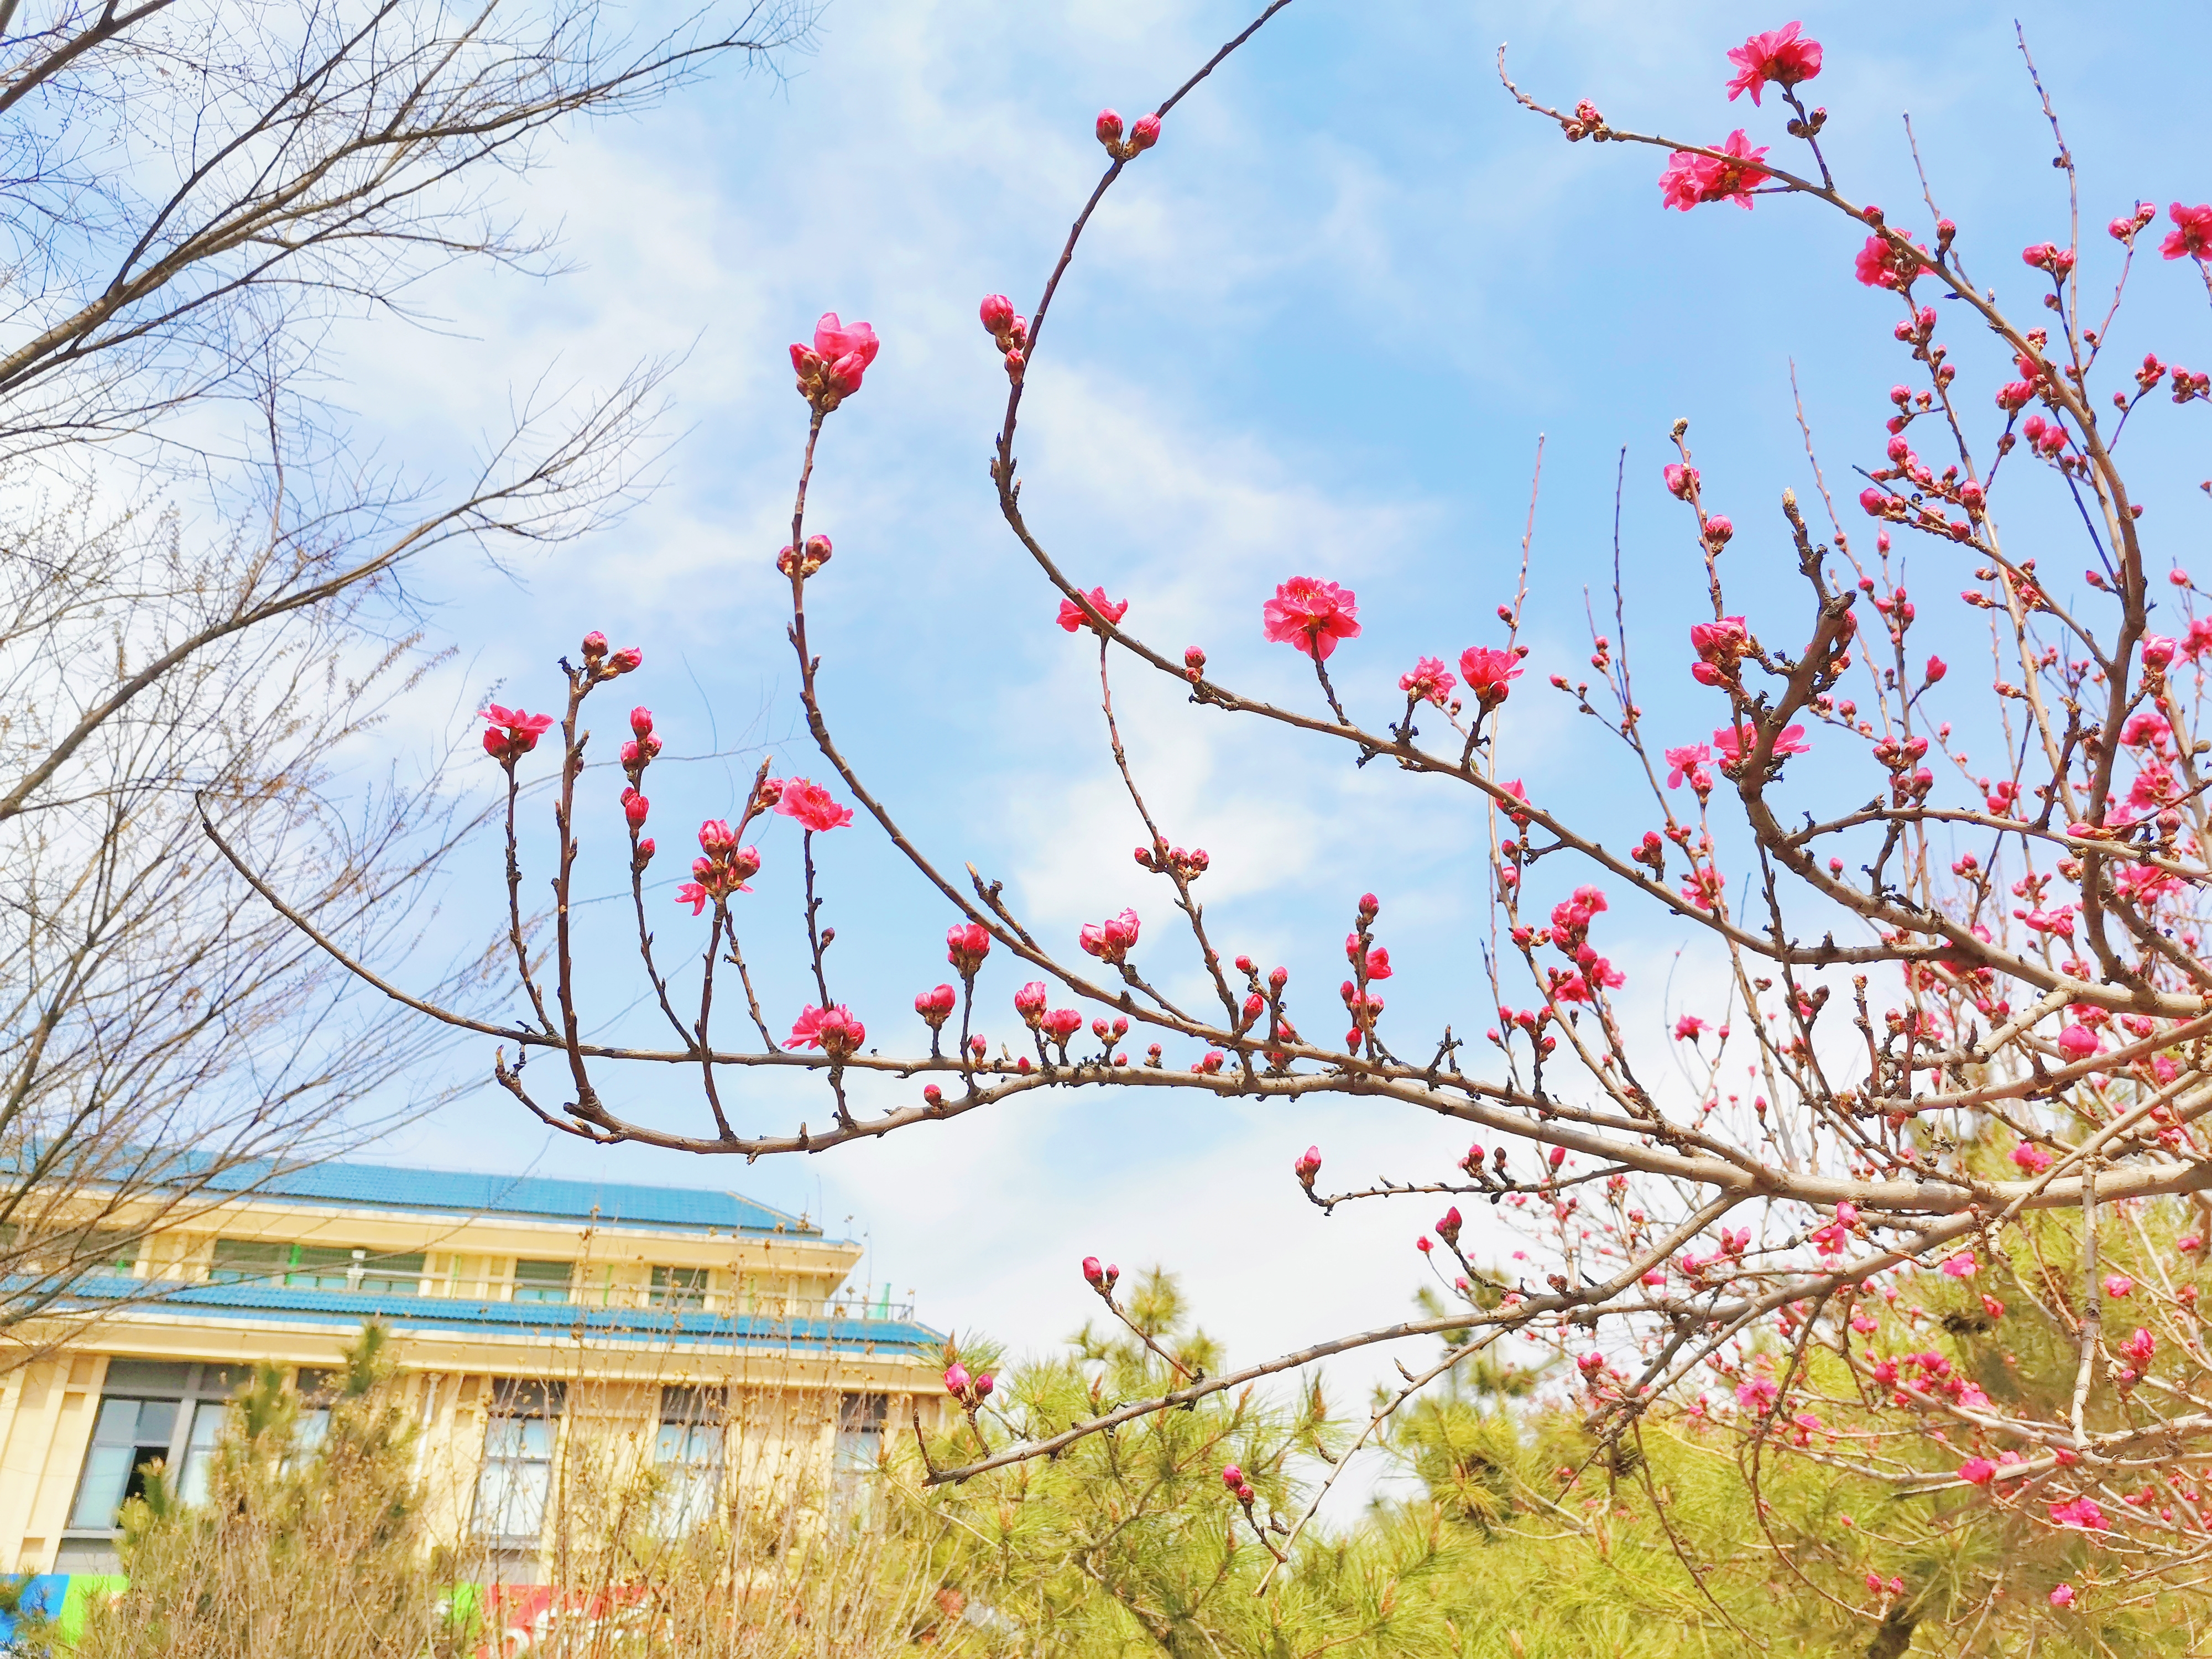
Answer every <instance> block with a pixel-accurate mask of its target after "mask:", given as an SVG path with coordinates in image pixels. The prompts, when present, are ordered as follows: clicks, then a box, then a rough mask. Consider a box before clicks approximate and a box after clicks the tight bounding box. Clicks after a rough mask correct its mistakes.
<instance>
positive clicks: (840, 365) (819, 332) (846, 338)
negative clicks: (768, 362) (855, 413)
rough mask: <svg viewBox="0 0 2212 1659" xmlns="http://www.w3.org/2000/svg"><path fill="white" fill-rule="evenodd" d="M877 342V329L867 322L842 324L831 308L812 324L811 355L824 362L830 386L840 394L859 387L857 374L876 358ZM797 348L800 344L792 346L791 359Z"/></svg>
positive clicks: (845, 395) (841, 395)
mask: <svg viewBox="0 0 2212 1659" xmlns="http://www.w3.org/2000/svg"><path fill="white" fill-rule="evenodd" d="M879 344H880V342H879V341H878V339H877V338H876V331H875V330H874V329H872V328H871V327H869V326H868V325H867V324H866V323H851V324H846V323H841V322H839V321H838V320H837V313H836V312H834V311H825V312H823V313H822V319H821V320H820V321H819V322H817V323H816V324H815V325H814V356H816V357H817V359H818V360H820V362H823V364H825V365H827V374H828V379H829V386H830V389H831V390H832V391H834V392H836V393H837V394H838V395H839V396H840V397H849V396H851V395H852V394H853V393H854V392H858V391H859V390H860V377H861V376H862V375H863V374H866V372H867V368H868V365H869V364H870V363H872V362H875V361H876V351H877V349H878V346H879ZM792 353H793V362H797V360H798V353H799V347H797V346H793V348H792ZM803 372H804V371H803V370H802V373H803Z"/></svg>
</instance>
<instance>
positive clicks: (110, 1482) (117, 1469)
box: [70, 1401, 133, 1530]
mask: <svg viewBox="0 0 2212 1659" xmlns="http://www.w3.org/2000/svg"><path fill="white" fill-rule="evenodd" d="M112 1403H114V1404H118V1405H127V1404H129V1403H131V1402H129V1401H114V1402H112ZM132 1453H133V1448H131V1447H130V1446H127V1445H123V1446H94V1448H93V1449H92V1455H91V1456H89V1457H88V1458H86V1459H85V1462H84V1479H83V1480H82V1481H81V1482H80V1483H79V1484H78V1486H77V1492H76V1509H74V1510H71V1511H70V1526H72V1527H77V1528H87V1529H98V1530H105V1529H106V1528H109V1527H112V1526H113V1525H114V1524H115V1512H116V1510H119V1509H121V1508H122V1507H123V1489H124V1487H125V1486H126V1485H127V1484H129V1482H130V1480H131V1456H132Z"/></svg>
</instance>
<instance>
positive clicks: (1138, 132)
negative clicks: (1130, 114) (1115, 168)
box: [1129, 115, 1160, 150]
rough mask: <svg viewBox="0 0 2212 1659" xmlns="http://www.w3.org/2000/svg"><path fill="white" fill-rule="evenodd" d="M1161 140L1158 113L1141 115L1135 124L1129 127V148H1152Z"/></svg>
mask: <svg viewBox="0 0 2212 1659" xmlns="http://www.w3.org/2000/svg"><path fill="white" fill-rule="evenodd" d="M1159 142H1160V118H1159V117H1158V116H1157V115H1139V117H1138V118H1137V119H1136V123H1135V125H1133V126H1132V127H1130V129H1129V148H1130V149H1136V150H1145V149H1151V148H1152V146H1153V145H1154V144H1157V143H1159Z"/></svg>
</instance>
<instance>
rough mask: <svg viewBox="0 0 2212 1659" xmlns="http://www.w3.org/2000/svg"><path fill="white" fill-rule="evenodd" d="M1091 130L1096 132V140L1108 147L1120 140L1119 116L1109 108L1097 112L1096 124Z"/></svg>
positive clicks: (1112, 146)
mask: <svg viewBox="0 0 2212 1659" xmlns="http://www.w3.org/2000/svg"><path fill="white" fill-rule="evenodd" d="M1093 130H1094V131H1096V132H1097V134H1098V142H1099V143H1102V144H1103V145H1105V146H1106V148H1107V149H1113V148H1114V146H1115V145H1116V144H1118V143H1121V117H1120V116H1119V115H1117V114H1116V113H1115V112H1114V111H1112V110H1110V109H1102V110H1100V111H1099V112H1098V124H1097V127H1096V128H1094V129H1093Z"/></svg>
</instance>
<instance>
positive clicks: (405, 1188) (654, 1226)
mask: <svg viewBox="0 0 2212 1659" xmlns="http://www.w3.org/2000/svg"><path fill="white" fill-rule="evenodd" d="M115 1221H116V1223H117V1224H118V1225H121V1226H122V1227H123V1228H124V1229H125V1231H123V1232H120V1233H118V1241H119V1242H118V1259H117V1264H116V1272H115V1273H114V1275H113V1276H112V1277H109V1278H102V1279H95V1280H92V1281H90V1282H88V1283H87V1284H86V1285H83V1286H82V1291H81V1294H80V1295H79V1296H78V1297H76V1299H75V1301H74V1302H73V1304H71V1307H70V1310H69V1311H68V1312H66V1313H65V1314H63V1315H60V1316H57V1317H56V1318H55V1319H53V1320H42V1321H41V1322H39V1323H38V1324H37V1326H35V1327H27V1328H23V1329H22V1330H21V1331H19V1332H18V1333H17V1335H18V1337H19V1338H25V1339H28V1340H31V1341H32V1342H33V1344H34V1346H36V1347H37V1348H38V1349H39V1350H40V1352H38V1354H37V1357H36V1358H32V1359H31V1360H30V1361H29V1363H27V1364H18V1365H16V1366H15V1367H14V1368H12V1369H11V1370H9V1371H8V1372H7V1374H6V1375H5V1376H4V1378H0V1563H4V1565H6V1567H7V1568H8V1569H9V1570H12V1571H15V1572H19V1573H40V1574H57V1573H58V1574H69V1573H81V1572H101V1571H112V1570H113V1568H114V1565H115V1562H116V1556H115V1552H114V1547H113V1537H114V1533H113V1527H114V1521H115V1513H116V1510H117V1508H118V1506H119V1505H120V1504H122V1502H123V1501H124V1500H125V1498H126V1496H128V1495H129V1494H131V1493H132V1492H135V1491H137V1489H138V1487H139V1486H141V1485H142V1484H143V1480H144V1479H145V1476H146V1472H147V1470H148V1469H149V1467H150V1466H151V1465H152V1464H153V1463H154V1462H155V1461H156V1460H159V1461H160V1462H161V1464H162V1465H163V1466H164V1467H165V1468H167V1471H168V1472H169V1476H170V1479H171V1480H172V1481H173V1483H174V1484H175V1485H176V1486H178V1487H179V1490H180V1491H181V1492H183V1494H184V1495H185V1496H186V1497H187V1498H190V1497H191V1495H192V1494H193V1493H194V1492H196V1491H197V1490H199V1489H200V1488H201V1486H202V1485H203V1483H204V1480H205V1469H206V1467H207V1461H208V1459H209V1457H210V1455H211V1453H212V1449H213V1447H214V1445H215V1442H216V1435H217V1433H218V1431H219V1430H220V1427H221V1425H222V1417H223V1413H224V1410H225V1409H226V1406H227V1402H228V1399H229V1397H230V1395H232V1393H233V1392H234V1390H235V1389H236V1388H237V1387H238V1386H239V1384H240V1383H241V1382H242V1381H244V1380H245V1378H246V1376H247V1374H248V1370H249V1368H250V1367H252V1366H253V1365H255V1364H262V1363H267V1364H276V1365H277V1366H279V1367H282V1368H284V1369H285V1370H288V1371H289V1372H290V1373H291V1374H292V1376H293V1377H294V1380H295V1382H296V1383H297V1384H298V1385H299V1387H300V1389H301V1395H302V1397H303V1399H306V1400H307V1401H308V1403H309V1404H310V1406H312V1403H313V1395H314V1394H315V1392H316V1389H317V1385H318V1383H319V1377H320V1374H321V1373H323V1372H324V1371H326V1370H329V1369H330V1368H331V1367H333V1366H335V1365H336V1364H337V1362H338V1360H339V1358H340V1356H341V1354H342V1353H343V1351H344V1350H345V1349H346V1347H347V1346H349V1344H350V1343H352V1342H353V1341H354V1340H356V1338H357V1337H358V1335H359V1334H360V1332H361V1329H362V1324H363V1322H365V1321H368V1320H369V1319H372V1318H374V1319H375V1320H378V1321H380V1322H383V1323H384V1324H385V1325H386V1327H387V1328H388V1329H389V1330H390V1332H391V1335H392V1341H391V1345H390V1349H389V1352H390V1353H391V1354H392V1358H394V1360H395V1361H396V1364H397V1366H398V1370H399V1373H400V1379H401V1381H400V1386H401V1388H402V1389H403V1390H404V1399H405V1400H406V1401H407V1403H408V1406H409V1408H410V1411H411V1412H412V1413H414V1415H415V1419H416V1423H417V1424H418V1425H419V1438H418V1441H417V1458H418V1468H419V1470H420V1472H421V1473H422V1476H423V1478H424V1479H425V1480H426V1482H427V1483H428V1488H429V1492H430V1494H431V1497H430V1501H431V1504H432V1506H433V1516H434V1522H433V1525H434V1529H435V1530H438V1531H440V1532H441V1534H444V1535H447V1536H450V1537H453V1538H455V1539H457V1540H459V1539H468V1540H471V1541H474V1542H475V1544H476V1545H477V1547H479V1548H480V1549H481V1550H483V1552H485V1553H486V1559H488V1560H489V1565H491V1567H492V1569H493V1571H494V1572H495V1576H496V1577H501V1578H504V1579H506V1580H507V1581H509V1582H517V1583H528V1582H534V1581H536V1580H537V1579H538V1577H540V1576H541V1574H542V1569H543V1561H542V1556H543V1551H544V1530H545V1528H544V1516H545V1507H546V1503H547V1498H548V1494H549V1492H550V1491H551V1490H552V1489H553V1486H554V1484H555V1480H556V1470H558V1469H559V1468H561V1467H562V1459H563V1458H564V1456H566V1455H568V1447H569V1445H570V1443H571V1442H572V1440H573V1439H574V1436H575V1435H576V1434H577V1433H578V1432H580V1430H579V1428H578V1427H577V1425H580V1424H588V1425H591V1427H592V1430H593V1431H595V1432H598V1433H599V1434H601V1435H602V1437H604V1434H605V1433H606V1432H618V1433H620V1434H623V1435H626V1436H627V1437H629V1440H630V1442H631V1443H634V1444H635V1445H636V1446H637V1447H638V1448H639V1449H640V1452H641V1455H647V1449H649V1455H651V1456H653V1458H654V1459H655V1461H656V1462H659V1463H661V1464H662V1465H663V1466H664V1468H665V1472H666V1473H668V1474H670V1475H671V1483H670V1484H671V1490H673V1491H674V1492H677V1493H678V1502H679V1504H680V1505H681V1506H682V1507H683V1508H684V1509H685V1510H690V1511H696V1510H697V1508H698V1506H701V1505H707V1504H713V1503H714V1502H715V1501H717V1500H718V1498H719V1497H720V1495H721V1494H722V1493H723V1492H724V1490H725V1488H728V1489H729V1490H730V1491H731V1492H735V1491H737V1490H738V1488H739V1487H741V1486H742V1484H743V1483H744V1482H745V1481H748V1480H773V1479H775V1478H776V1477H777V1476H778V1475H779V1474H790V1473H793V1472H795V1471H810V1470H811V1471H819V1472H826V1473H827V1474H828V1478H829V1479H831V1480H835V1479H837V1478H840V1477H839V1472H845V1473H846V1474H849V1472H850V1471H853V1470H855V1469H857V1468H860V1467H863V1466H866V1465H871V1464H872V1463H873V1462H874V1461H875V1455H876V1452H877V1449H878V1447H879V1445H880V1444H881V1440H882V1436H883V1434H884V1431H885V1429H886V1425H896V1424H898V1423H902V1422H905V1421H908V1419H909V1418H910V1416H911V1413H912V1409H913V1403H914V1402H921V1403H923V1404H925V1405H926V1406H927V1409H928V1410H929V1411H930V1412H931V1413H932V1414H933V1415H934V1413H936V1411H937V1410H938V1407H939V1398H940V1390H939V1389H938V1385H937V1383H936V1377H935V1372H934V1367H933V1355H934V1352H935V1349H936V1345H937V1344H938V1343H939V1340H941V1339H940V1337H939V1334H938V1333H936V1332H934V1331H932V1330H929V1329H927V1328H926V1327H923V1326H921V1325H919V1324H916V1323H915V1322H913V1318H912V1310H911V1309H910V1308H908V1307H898V1306H893V1305H892V1304H891V1303H890V1291H889V1287H888V1286H886V1287H885V1288H884V1290H883V1291H882V1292H881V1294H880V1296H879V1297H877V1298H876V1299H875V1300H873V1301H870V1300H869V1298H868V1297H867V1296H866V1293H865V1292H864V1291H853V1290H851V1289H850V1288H849V1287H850V1285H851V1280H852V1275H853V1273H854V1269H855V1268H856V1267H858V1266H859V1264H860V1256H861V1248H860V1245H858V1244H856V1243H849V1242H846V1241H841V1240H833V1239H829V1238H827V1237H824V1236H823V1232H822V1231H821V1230H820V1229H819V1228H818V1227H815V1226H812V1225H808V1224H807V1223H806V1222H805V1220H804V1219H802V1218H795V1217H792V1216H787V1215H785V1214H782V1213H781V1212H777V1211H775V1210H771V1209H769V1208H767V1207H765V1206H762V1205H759V1204H756V1203H753V1202H751V1201H750V1200H747V1199H744V1198H739V1197H738V1196H736V1195H735V1194H728V1193H720V1192H708V1191H699V1190H694V1189H690V1188H667V1187H643V1186H626V1185H617V1184H614V1183H611V1182H609V1183H592V1182H576V1181H556V1180H545V1179H540V1178H536V1177H527V1176H483V1175H466V1174H457V1173H451V1172H444V1171H436V1170H402V1169H390V1168H382V1167H378V1166H374V1165H368V1164H322V1165H319V1166H316V1167H313V1168H310V1169H307V1170H296V1171H293V1172H289V1173H284V1174H271V1173H270V1172H269V1171H267V1170H258V1171H254V1170H249V1171H246V1172H243V1173H242V1174H241V1176H240V1177H239V1178H238V1179H237V1180H236V1181H235V1182H232V1183H230V1184H228V1185H227V1186H226V1188H225V1189H224V1192H223V1193H222V1194H216V1195H213V1196H211V1197H210V1199H209V1200H208V1201H206V1202H205V1203H204V1204H198V1205H196V1206H193V1207H192V1209H191V1212H190V1213H189V1215H185V1216H182V1217H181V1218H180V1217H179V1214H177V1213H174V1212H173V1213H172V1214H170V1215H169V1216H168V1217H167V1218H166V1219H165V1221H164V1224H163V1229H162V1230H161V1231H154V1232H152V1233H151V1234H150V1236H149V1237H144V1238H143V1239H139V1240H131V1238H130V1236H129V1231H130V1230H129V1215H128V1213H127V1212H124V1213H122V1214H119V1215H118V1217H116V1218H115Z"/></svg>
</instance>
